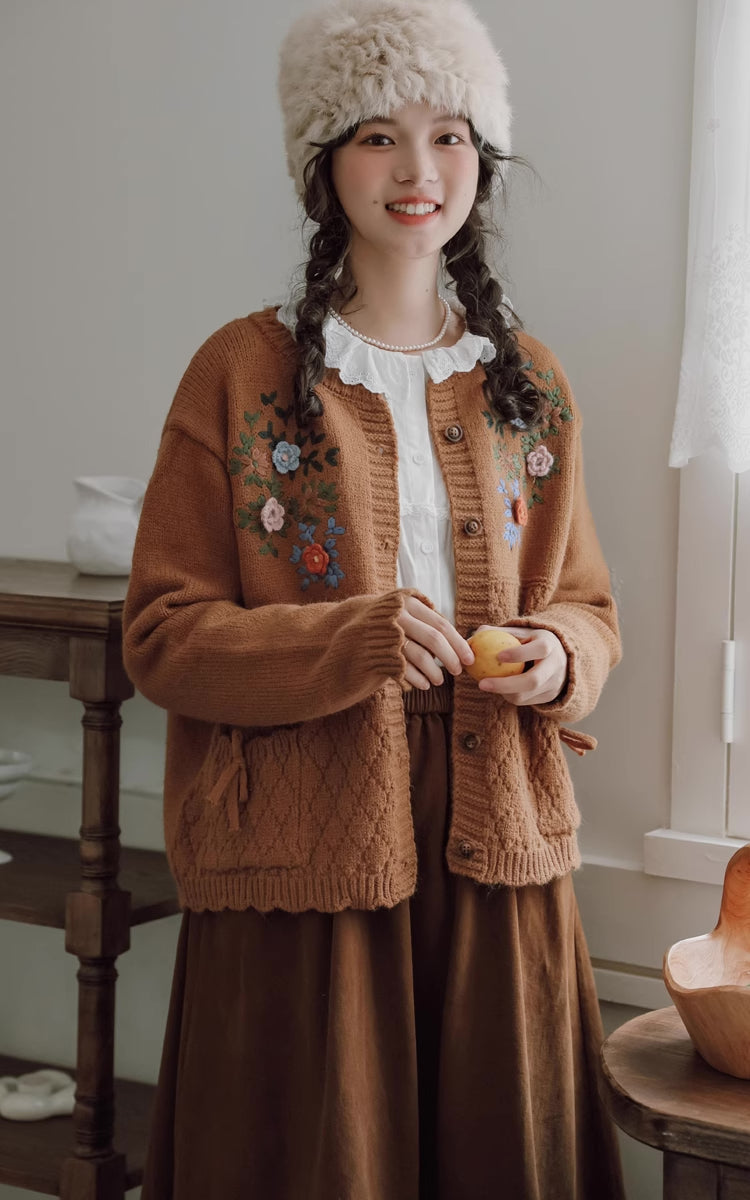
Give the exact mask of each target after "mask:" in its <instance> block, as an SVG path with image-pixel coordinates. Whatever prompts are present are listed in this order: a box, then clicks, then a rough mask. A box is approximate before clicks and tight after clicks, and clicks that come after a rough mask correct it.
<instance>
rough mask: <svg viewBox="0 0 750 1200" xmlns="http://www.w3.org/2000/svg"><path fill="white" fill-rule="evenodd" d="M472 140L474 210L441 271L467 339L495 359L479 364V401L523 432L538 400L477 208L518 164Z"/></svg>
mask: <svg viewBox="0 0 750 1200" xmlns="http://www.w3.org/2000/svg"><path fill="white" fill-rule="evenodd" d="M471 133H472V140H473V142H474V145H475V146H476V148H477V151H478V153H479V181H478V184H477V195H476V200H475V201H474V206H473V208H472V210H471V212H470V213H469V215H468V217H467V218H466V221H465V222H464V224H463V225H462V226H461V228H460V229H459V230H458V232H457V233H456V234H454V236H453V237H452V238H451V240H450V241H449V242H447V243H446V245H445V246H444V247H443V253H444V255H445V269H446V271H447V272H448V274H449V275H450V276H451V277H452V278H453V280H454V282H455V285H456V295H457V296H458V299H459V300H460V301H461V303H462V304H463V306H464V309H465V310H466V324H467V327H468V328H469V329H470V330H471V332H472V333H478V334H482V335H483V336H484V337H487V338H489V339H490V341H491V342H492V344H493V345H494V347H495V350H496V354H495V357H494V358H493V359H492V360H491V362H488V363H485V364H484V369H485V372H486V374H487V380H486V383H485V385H484V388H485V396H486V398H487V400H488V402H489V404H490V407H491V408H492V409H493V410H494V412H495V413H496V414H497V416H498V417H499V418H500V420H501V421H513V420H519V419H520V420H521V421H523V422H524V423H525V424H526V425H527V426H528V427H529V428H531V427H532V426H534V425H536V424H537V423H538V421H539V419H540V415H541V410H542V397H541V395H540V393H539V391H538V389H537V388H536V387H535V385H534V383H533V382H532V381H531V380H530V379H529V377H528V376H527V375H526V374H525V372H524V371H522V370H521V367H522V364H523V357H522V355H521V351H520V349H519V347H518V340H517V338H516V333H515V331H516V329H521V328H522V325H521V322H520V320H519V319H518V317H517V316H516V315H515V313H513V311H512V310H511V309H510V308H509V307H508V306H507V305H505V306H504V304H503V289H502V288H501V286H500V284H499V283H498V281H497V280H496V279H495V277H494V275H493V274H492V272H491V271H490V269H489V267H488V266H487V262H486V258H485V255H486V245H485V237H486V235H487V233H489V232H492V233H493V234H494V235H495V236H496V237H499V233H498V231H497V229H495V228H494V227H492V226H490V225H489V224H488V223H487V222H486V221H485V218H484V216H483V213H482V206H483V205H484V204H485V203H486V202H487V200H488V199H489V198H490V196H491V194H492V185H493V181H494V180H495V179H499V184H500V188H501V189H502V187H503V184H504V180H503V177H502V176H501V175H499V172H498V164H499V163H501V162H520V163H522V164H523V165H524V166H526V165H528V164H526V163H525V162H524V160H523V159H518V158H513V157H512V156H510V155H502V154H499V153H498V152H497V151H496V150H495V149H494V148H493V147H490V146H487V145H486V144H484V143H482V142H481V140H480V139H479V138H478V136H477V135H476V133H475V132H474V129H473V128H472V131H471Z"/></svg>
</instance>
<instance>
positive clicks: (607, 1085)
mask: <svg viewBox="0 0 750 1200" xmlns="http://www.w3.org/2000/svg"><path fill="white" fill-rule="evenodd" d="M599 1089H600V1093H601V1096H602V1100H603V1101H604V1103H605V1105H606V1107H607V1108H608V1110H609V1112H610V1114H611V1116H612V1118H613V1120H614V1121H615V1122H616V1123H617V1124H618V1125H619V1126H620V1128H621V1129H623V1130H624V1131H625V1133H628V1134H630V1136H631V1137H634V1138H636V1139H637V1140H638V1141H639V1142H646V1143H647V1144H648V1145H649V1146H655V1147H656V1148H657V1149H658V1150H662V1151H663V1152H664V1193H663V1194H664V1200H750V1080H746V1079H735V1078H734V1076H732V1075H724V1074H722V1073H721V1072H720V1071H715V1070H714V1068H713V1067H710V1066H709V1065H708V1063H707V1062H705V1061H704V1059H702V1058H701V1056H700V1055H699V1054H698V1052H697V1050H695V1049H694V1047H693V1043H692V1042H691V1040H690V1038H689V1036H688V1033H687V1030H686V1029H685V1026H684V1025H683V1024H682V1021H681V1020H680V1017H679V1015H678V1013H677V1010H676V1008H674V1007H673V1006H670V1007H669V1008H659V1009H656V1011H654V1012H648V1013H643V1014H642V1015H641V1016H639V1017H635V1018H634V1019H633V1020H632V1021H628V1022H627V1023H626V1024H625V1025H621V1026H620V1028H619V1029H616V1030H615V1032H614V1033H612V1034H610V1036H609V1037H608V1038H607V1039H606V1040H605V1042H604V1044H603V1046H602V1051H601V1060H600V1073H599Z"/></svg>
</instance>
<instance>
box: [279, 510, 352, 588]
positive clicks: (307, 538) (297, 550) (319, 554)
mask: <svg viewBox="0 0 750 1200" xmlns="http://www.w3.org/2000/svg"><path fill="white" fill-rule="evenodd" d="M316 529H317V526H316V525H308V524H306V523H305V522H304V521H300V522H299V538H300V541H301V542H304V543H305V545H304V546H300V545H296V546H295V547H294V549H293V550H292V553H291V554H290V555H289V561H290V562H293V563H297V564H298V566H297V571H298V572H299V574H300V575H301V576H302V582H301V584H300V587H301V588H302V590H303V591H307V589H308V588H309V586H310V584H311V583H320V581H321V579H322V580H323V582H324V583H325V585H326V587H332V588H337V587H338V586H339V579H343V578H344V572H343V571H342V570H341V567H340V566H339V564H338V563H337V562H336V559H337V558H338V556H339V552H338V550H337V549H336V538H337V537H340V536H341V534H342V533H345V532H346V530H345V529H344V528H343V527H342V526H341V525H337V524H336V518H335V517H329V518H328V523H327V525H326V530H325V533H326V536H325V540H324V542H323V545H322V546H321V544H320V542H316V541H315V531H316Z"/></svg>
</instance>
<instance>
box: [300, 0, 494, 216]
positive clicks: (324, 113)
mask: <svg viewBox="0 0 750 1200" xmlns="http://www.w3.org/2000/svg"><path fill="white" fill-rule="evenodd" d="M507 91H508V76H507V73H506V70H505V67H504V66H503V63H502V61H501V59H500V56H499V54H498V53H497V51H496V50H495V49H494V48H493V46H492V43H491V41H490V37H489V34H488V32H487V30H486V29H485V27H484V25H483V24H482V23H481V21H480V20H479V18H478V17H477V15H476V13H475V12H474V10H473V9H471V8H470V7H469V5H468V4H465V3H464V0H334V3H332V4H327V5H326V6H325V7H324V8H322V9H318V10H317V11H315V12H310V13H306V14H305V15H304V16H302V17H300V18H298V20H297V21H295V22H294V24H293V25H292V27H291V29H290V30H289V32H288V33H287V35H286V37H285V39H284V41H283V43H282V47H281V53H280V58H279V98H280V100H281V109H282V113H283V116H284V139H285V144H286V155H287V163H288V166H289V174H290V175H291V176H292V178H293V179H294V182H295V185H296V187H297V192H298V194H299V195H300V196H302V195H303V192H304V183H303V171H304V169H305V166H306V164H307V163H308V162H309V160H310V159H311V158H313V157H314V156H315V154H317V152H318V150H317V147H316V146H314V145H311V143H313V142H327V141H330V140H331V139H333V138H336V137H339V136H340V135H341V134H342V133H344V132H345V131H346V130H347V129H349V128H350V127H351V126H352V125H357V124H359V123H360V122H362V121H364V120H368V119H370V118H372V117H387V116H390V115H391V114H392V113H394V112H395V111H396V110H397V109H398V108H400V107H401V106H402V105H404V104H421V103H426V104H429V105H430V106H431V107H432V108H435V109H438V110H439V111H441V112H442V111H444V112H449V113H452V114H454V115H455V116H461V117H465V118H467V119H468V120H470V121H471V123H472V125H473V126H474V128H475V129H476V131H477V133H478V134H479V135H480V137H482V138H484V140H485V141H487V142H490V143H491V144H492V145H493V146H494V147H495V148H496V149H498V150H501V151H502V152H503V153H505V154H507V153H509V152H510V122H511V109H510V105H509V103H508V95H507Z"/></svg>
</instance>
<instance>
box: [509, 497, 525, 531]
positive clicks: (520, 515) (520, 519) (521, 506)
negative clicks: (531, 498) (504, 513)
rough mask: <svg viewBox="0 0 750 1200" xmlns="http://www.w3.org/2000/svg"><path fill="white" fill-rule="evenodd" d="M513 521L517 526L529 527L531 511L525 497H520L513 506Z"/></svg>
mask: <svg viewBox="0 0 750 1200" xmlns="http://www.w3.org/2000/svg"><path fill="white" fill-rule="evenodd" d="M513 520H514V521H515V523H516V525H528V523H529V510H528V508H527V507H526V501H525V500H524V498H523V496H519V497H518V499H517V500H516V501H515V502H514V504H513Z"/></svg>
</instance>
